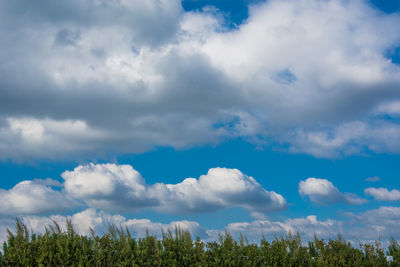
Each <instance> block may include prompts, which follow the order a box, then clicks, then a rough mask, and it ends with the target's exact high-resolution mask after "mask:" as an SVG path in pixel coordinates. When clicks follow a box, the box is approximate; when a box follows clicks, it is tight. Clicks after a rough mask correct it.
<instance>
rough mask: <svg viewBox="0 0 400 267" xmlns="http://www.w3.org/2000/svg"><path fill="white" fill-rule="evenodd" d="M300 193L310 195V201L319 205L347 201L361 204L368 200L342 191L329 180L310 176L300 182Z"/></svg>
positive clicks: (347, 202)
mask: <svg viewBox="0 0 400 267" xmlns="http://www.w3.org/2000/svg"><path fill="white" fill-rule="evenodd" d="M299 194H300V195H301V196H303V197H308V198H309V199H310V201H312V202H314V203H317V204H319V205H330V204H334V203H340V202H342V203H346V204H351V205H361V204H365V203H366V202H368V200H366V199H364V198H362V197H360V196H358V195H356V194H353V193H342V192H340V191H339V189H338V188H337V187H336V186H335V185H334V184H333V183H332V182H331V181H329V180H327V179H321V178H315V177H310V178H307V179H306V180H304V181H300V182H299Z"/></svg>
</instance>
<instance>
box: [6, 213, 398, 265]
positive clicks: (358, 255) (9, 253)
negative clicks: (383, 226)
mask: <svg viewBox="0 0 400 267" xmlns="http://www.w3.org/2000/svg"><path fill="white" fill-rule="evenodd" d="M66 228H67V229H66V231H62V229H61V227H60V226H59V225H58V224H57V223H56V222H54V224H53V225H50V226H47V227H46V228H45V232H44V233H43V234H36V233H29V230H28V229H27V227H26V226H25V225H24V224H23V223H22V222H21V221H20V220H17V221H16V231H15V232H11V231H9V230H8V238H7V241H6V242H4V244H3V252H2V253H0V266H321V267H322V266H400V245H399V243H398V241H396V240H394V239H392V240H391V242H390V245H389V247H388V248H387V249H386V250H384V249H382V248H381V245H380V242H375V244H361V245H360V247H359V248H356V247H355V246H353V245H352V244H351V243H350V242H347V241H346V240H344V239H343V238H342V237H341V236H338V237H337V238H336V239H329V240H327V241H325V240H323V239H318V237H314V240H313V241H310V242H308V245H304V244H303V242H302V240H301V237H300V235H299V234H296V235H292V234H289V235H288V236H286V237H279V238H275V239H274V240H273V241H272V242H268V241H267V240H266V239H265V238H264V237H262V238H261V242H260V244H259V245H257V244H251V243H249V242H248V240H247V239H246V237H245V236H243V235H241V236H240V238H239V240H235V239H234V238H233V236H232V235H231V234H230V233H228V232H226V233H225V234H220V235H219V238H218V241H213V242H207V243H204V242H203V241H202V240H200V238H199V237H197V238H196V239H193V238H192V236H191V235H190V233H189V232H187V231H183V230H181V229H180V228H175V231H171V230H168V231H167V232H163V234H162V238H161V239H157V238H156V237H155V236H151V235H150V234H148V233H147V234H146V236H145V237H144V238H139V239H135V238H134V237H132V235H131V234H130V232H129V230H128V229H123V228H119V227H116V226H114V225H111V226H110V227H109V229H108V232H107V233H105V234H104V235H102V236H98V235H96V234H95V233H94V231H93V230H91V235H90V236H85V235H79V234H77V233H76V231H75V230H74V228H73V226H72V223H71V221H70V220H67V227H66ZM386 256H392V257H393V261H391V262H388V261H387V258H386Z"/></svg>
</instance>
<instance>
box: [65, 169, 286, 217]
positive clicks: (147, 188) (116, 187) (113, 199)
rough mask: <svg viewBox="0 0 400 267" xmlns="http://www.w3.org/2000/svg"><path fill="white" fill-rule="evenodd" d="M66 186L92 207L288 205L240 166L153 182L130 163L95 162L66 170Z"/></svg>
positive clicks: (260, 208)
mask: <svg viewBox="0 0 400 267" xmlns="http://www.w3.org/2000/svg"><path fill="white" fill-rule="evenodd" d="M61 176H62V177H63V178H64V180H65V182H64V188H65V191H66V192H67V193H68V194H69V195H70V196H71V197H74V198H76V199H79V200H83V201H84V202H85V203H86V204H87V205H88V206H89V207H94V208H99V209H104V210H108V211H114V212H115V211H135V210H138V209H143V208H152V209H155V210H157V211H161V212H166V213H191V212H209V211H215V210H219V209H223V208H229V207H243V208H245V209H248V210H250V211H255V212H268V211H273V210H282V209H285V208H286V201H285V199H284V198H283V196H281V195H280V194H278V193H275V192H274V191H267V190H265V189H264V188H263V187H262V186H261V185H260V184H259V183H258V182H257V181H256V180H255V179H254V178H252V177H249V176H247V175H245V174H243V173H242V172H241V171H239V170H237V169H227V168H213V169H210V170H209V171H208V173H207V174H206V175H202V176H200V177H199V179H196V178H187V179H184V180H183V181H182V182H181V183H177V184H164V183H156V184H154V185H147V184H146V183H145V180H144V179H143V178H142V176H141V175H140V174H139V173H138V172H137V171H136V170H134V169H133V168H132V166H130V165H116V164H90V165H86V166H78V167H76V168H75V169H74V170H73V171H66V172H64V173H62V175H61Z"/></svg>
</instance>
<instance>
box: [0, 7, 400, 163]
mask: <svg viewBox="0 0 400 267" xmlns="http://www.w3.org/2000/svg"><path fill="white" fill-rule="evenodd" d="M0 22H1V23H0V34H1V35H2V36H3V37H4V38H3V40H4V42H2V43H1V45H0V46H1V47H0V48H1V49H0V51H2V52H0V61H1V62H3V64H2V65H1V66H0V88H1V89H0V114H1V115H0V158H1V159H7V158H11V159H14V160H36V159H38V158H51V159H53V158H56V159H57V158H70V157H74V158H90V157H93V156H94V155H96V157H98V156H101V157H106V156H107V155H109V154H110V153H111V154H114V153H132V152H133V153H139V152H143V151H146V150H149V149H151V148H153V147H157V146H170V147H174V148H187V147H192V146H196V145H201V144H216V143H219V142H222V141H224V140H227V139H232V138H238V137H240V138H244V139H247V140H249V141H251V142H259V143H263V140H265V139H267V140H272V141H275V142H272V145H277V146H279V144H284V145H285V147H288V149H289V151H290V152H293V153H307V154H312V155H315V156H318V157H338V156H341V155H348V154H355V153H362V152H365V151H374V152H378V153H386V152H391V153H398V152H400V140H399V138H398V136H400V135H399V133H400V130H399V125H398V123H397V122H396V121H393V120H388V119H387V116H396V114H397V113H398V112H397V111H398V102H399V101H400V94H399V91H398V90H397V88H398V87H399V85H400V78H399V77H400V67H399V66H398V65H396V64H394V63H393V62H391V60H390V59H388V58H386V57H385V55H386V54H387V53H386V52H387V51H388V50H390V49H393V48H395V47H397V46H398V45H399V44H400V26H399V25H400V17H399V15H398V14H396V13H394V14H382V13H380V12H379V11H377V10H376V9H373V8H371V7H370V6H369V5H368V4H367V3H366V1H361V0H360V1H351V2H349V1H340V0H333V1H323V0H300V1H286V0H271V1H266V2H261V3H258V4H257V5H252V6H250V15H249V18H248V19H247V20H246V21H244V23H243V24H241V25H238V27H237V28H235V29H231V28H227V27H226V23H224V21H223V16H222V15H221V14H220V13H219V12H218V10H215V9H204V10H201V11H197V12H185V11H184V10H183V9H182V7H181V2H180V1H178V0H162V1H157V0H149V1H145V2H143V1H141V0H132V1H111V2H110V1H97V0H96V1H95V0H88V1H77V0H73V1H67V0H62V1H57V2H52V1H48V0H46V1H41V2H40V3H38V4H37V5H31V4H26V3H25V2H23V1H2V2H1V3H0ZM269 143H270V144H271V142H269Z"/></svg>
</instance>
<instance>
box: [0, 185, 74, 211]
mask: <svg viewBox="0 0 400 267" xmlns="http://www.w3.org/2000/svg"><path fill="white" fill-rule="evenodd" d="M76 205H77V203H76V202H75V201H73V200H72V199H71V198H69V197H68V196H66V195H65V194H64V193H63V192H61V191H58V190H53V189H52V188H51V187H49V186H46V185H43V184H42V183H37V182H35V181H22V182H20V183H18V184H16V185H15V186H14V187H13V188H11V189H9V190H4V189H0V215H3V216H4V215H7V216H10V215H13V216H16V215H25V214H41V213H50V212H57V211H59V212H61V211H68V210H69V209H71V208H73V207H74V206H76Z"/></svg>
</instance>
